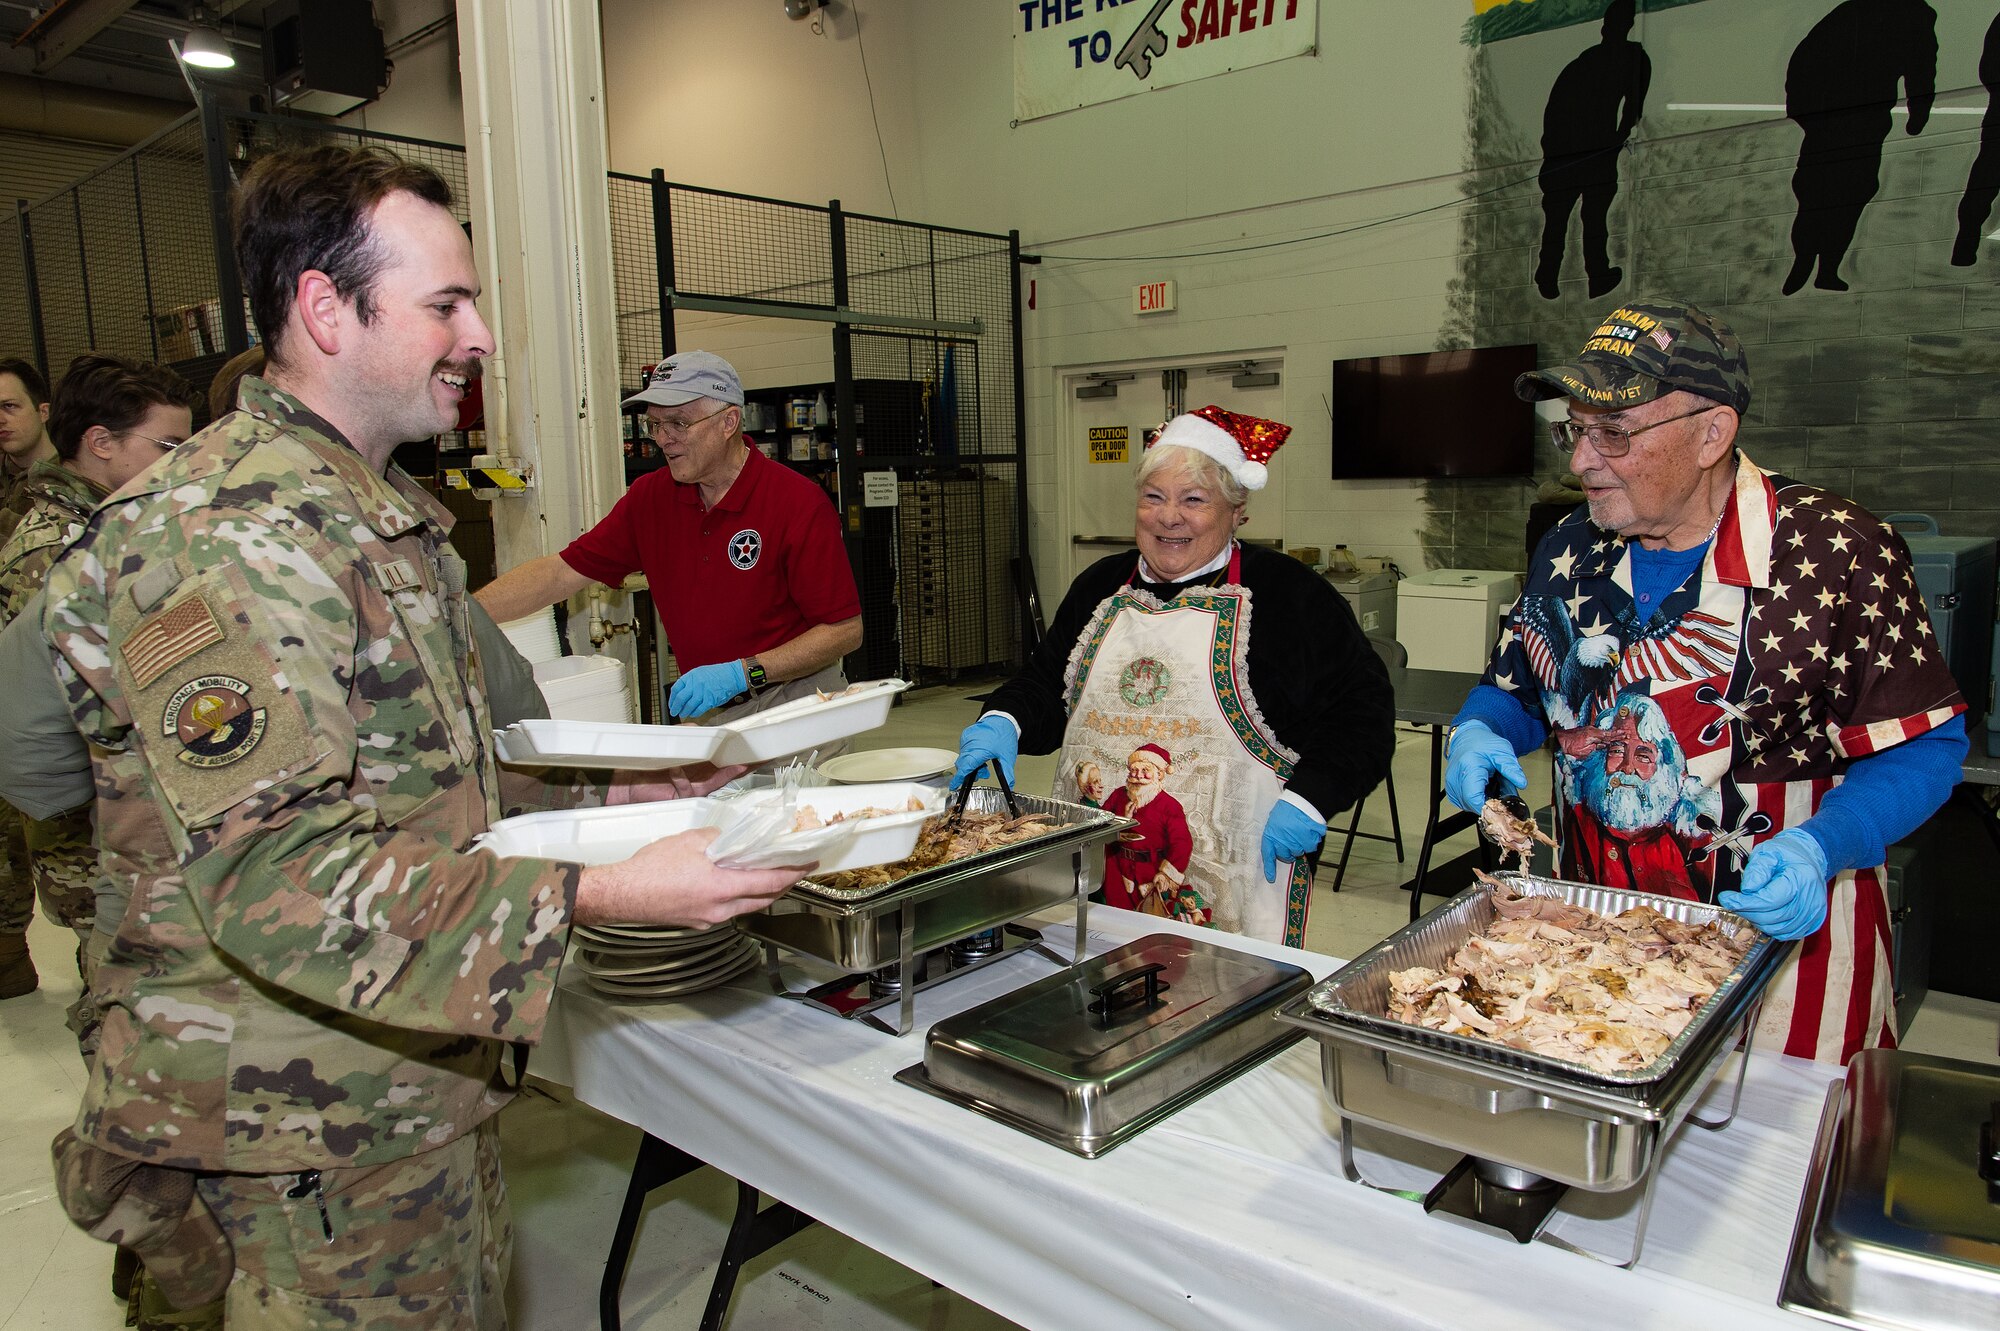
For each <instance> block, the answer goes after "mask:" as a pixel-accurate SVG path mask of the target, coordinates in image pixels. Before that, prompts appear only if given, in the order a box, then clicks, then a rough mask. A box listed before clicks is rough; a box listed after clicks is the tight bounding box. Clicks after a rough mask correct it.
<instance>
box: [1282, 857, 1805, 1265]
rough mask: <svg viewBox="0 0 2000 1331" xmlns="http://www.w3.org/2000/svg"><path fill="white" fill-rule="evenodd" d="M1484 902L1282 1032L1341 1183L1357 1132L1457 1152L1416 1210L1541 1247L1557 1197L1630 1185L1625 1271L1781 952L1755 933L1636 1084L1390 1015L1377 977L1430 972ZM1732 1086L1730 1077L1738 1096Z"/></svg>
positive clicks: (1703, 918) (1346, 974)
mask: <svg viewBox="0 0 2000 1331" xmlns="http://www.w3.org/2000/svg"><path fill="white" fill-rule="evenodd" d="M1498 880H1499V881H1500V882H1503V883H1505V884H1506V885H1507V886H1508V887H1509V888H1510V889H1511V890H1512V891H1514V892H1517V893H1523V894H1527V895H1534V896H1549V897H1555V898H1558V899H1560V900H1563V901H1567V902H1571V903H1574V904H1575V905H1579V906H1583V907H1585V908H1587V909H1589V910H1593V911H1596V912H1598V913H1599V914H1603V915H1616V914H1618V913H1620V912H1621V911H1624V910H1628V909H1630V908H1631V907H1633V906H1637V905H1646V906H1650V907H1652V908H1653V909H1654V910H1657V911H1659V912H1660V913H1661V914H1663V915H1667V916H1670V917H1672V918H1673V919H1676V920H1681V921H1685V922H1688V923H1693V924H1702V923H1707V922H1710V921H1713V922H1715V923H1716V925H1717V926H1718V927H1719V928H1721V929H1723V930H1724V931H1725V932H1728V933H1730V934H1731V935H1732V936H1734V934H1735V932H1736V931H1737V930H1741V929H1748V930H1751V931H1752V932H1753V933H1754V932H1755V930H1754V928H1753V926H1752V925H1750V924H1749V922H1748V921H1745V920H1743V919H1742V918H1741V917H1740V916H1736V915H1733V914H1731V913H1730V912H1728V911H1725V910H1722V909H1721V908H1719V907H1716V906H1711V905H1704V904H1702V903H1700V902H1694V901H1683V900H1679V899H1676V898H1671V897H1658V896H1652V895H1649V894H1647V893H1643V892H1621V891H1614V890H1611V889H1609V888H1600V887H1593V886H1590V885H1587V884H1582V883H1568V882H1562V881H1559V880H1555V879H1547V878H1536V877H1532V876H1530V875H1526V874H1518V873H1508V874H1501V875H1499V876H1498ZM1492 893H1493V888H1492V887H1491V886H1489V885H1487V884H1485V883H1478V884H1475V885H1474V886H1473V887H1471V888H1469V889H1468V890H1466V891H1465V892H1462V893H1460V894H1459V895H1458V896H1456V897H1454V898H1452V899H1451V900H1450V901H1448V902H1446V903H1445V904H1444V905H1442V906H1440V907H1438V908H1437V909H1436V910H1433V911H1432V912H1431V913H1430V914H1428V915H1426V916H1425V917H1424V918H1423V919H1421V920H1418V921H1416V922H1415V923H1413V924H1411V925H1409V926H1407V927H1405V928H1403V929H1401V930H1399V931H1397V932H1396V933H1394V934H1391V935H1390V936H1389V937H1388V938H1386V939H1384V940H1383V941H1382V942H1381V943H1378V944H1377V945H1376V946H1374V947H1373V948H1370V949H1369V950H1368V951H1367V952H1365V953H1363V954H1362V955H1361V956H1359V957H1357V958H1356V959H1355V960H1354V961H1353V962H1351V963H1350V964H1349V965H1347V966H1345V967H1343V968H1342V969H1341V970H1340V971H1338V972H1336V973H1335V974H1334V975H1332V976H1331V977H1329V978H1328V979H1326V980H1324V981H1322V982H1321V983H1320V984H1318V985H1317V986H1315V987H1314V988H1313V989H1312V990H1311V991H1310V992H1309V993H1307V994H1306V995H1304V996H1303V997H1301V998H1298V999H1295V1000H1293V1001H1292V1002H1291V1003H1289V1004H1287V1005H1286V1006H1285V1007H1284V1008H1283V1009H1282V1010H1281V1011H1280V1012H1279V1014H1278V1017H1279V1020H1281V1021H1284V1022H1287V1023H1289V1024H1292V1025H1294V1026H1297V1027H1299V1028H1301V1029H1303V1030H1304V1031H1305V1032H1306V1033H1307V1034H1309V1035H1311V1036H1312V1037H1313V1038H1314V1039H1316V1040H1318V1041H1319V1042H1320V1067H1321V1074H1322V1078H1323V1080H1324V1084H1325V1088H1326V1095H1327V1098H1328V1100H1329V1101H1330V1102H1331V1103H1332V1105H1333V1107H1334V1108H1335V1109H1336V1110H1338V1111H1339V1114H1340V1119H1341V1163H1342V1167H1343V1169H1344V1171H1345V1172H1346V1174H1347V1176H1348V1178H1350V1179H1352V1180H1353V1181H1355V1182H1358V1183H1368V1182H1369V1181H1368V1180H1367V1179H1366V1178H1364V1177H1363V1176H1362V1174H1361V1171H1360V1170H1359V1168H1358V1167H1357V1166H1356V1164H1355V1162H1354V1146H1353V1135H1354V1134H1353V1131H1352V1128H1353V1124H1354V1123H1356V1122H1360V1123H1367V1124H1370V1125H1371V1126H1374V1127H1378V1128H1382V1129H1385V1130H1387V1131H1389V1132H1393V1133H1399V1134H1401V1135H1403V1136H1406V1137H1413V1138H1417V1139H1420V1140H1423V1141H1427V1142H1431V1143H1433V1144H1435V1145H1439V1146H1444V1147H1447V1148H1449V1149H1452V1150H1457V1151H1462V1152H1464V1153H1465V1155H1466V1158H1465V1159H1464V1160H1462V1161H1460V1162H1459V1165H1458V1166H1457V1167H1456V1168H1454V1169H1453V1170H1452V1171H1451V1172H1450V1173H1448V1174H1447V1175H1446V1176H1445V1177H1444V1178H1443V1179H1442V1180H1440V1181H1439V1183H1438V1185H1437V1186H1436V1187H1435V1188H1433V1189H1432V1191H1431V1194H1430V1195H1429V1196H1428V1197H1427V1198H1426V1199H1425V1203H1424V1205H1425V1209H1426V1210H1429V1211H1432V1212H1436V1213H1441V1214H1444V1215H1446V1216H1449V1217H1452V1218H1457V1219H1461V1220H1465V1221H1467V1222H1469V1223H1472V1224H1474V1225H1477V1226H1479V1227H1482V1228H1489V1229H1499V1230H1501V1231H1503V1232H1505V1233H1507V1234H1509V1235H1510V1236H1511V1237H1513V1238H1515V1239H1516V1240H1518V1241H1519V1242H1523V1243H1526V1242H1528V1241H1530V1240H1531V1239H1533V1238H1535V1237H1537V1236H1538V1235H1541V1231H1542V1227H1543V1226H1544V1225H1545V1224H1546V1223H1547V1221H1548V1219H1549V1216H1550V1215H1551V1214H1552V1213H1553V1211H1554V1208H1555V1205H1556V1203H1557V1202H1558V1201H1559V1200H1560V1199H1561V1196H1562V1193H1563V1191H1564V1190H1565V1189H1566V1188H1568V1187H1578V1188H1583V1189H1586V1190H1588V1191H1592V1192H1617V1191H1621V1190H1623V1189H1625V1188H1630V1187H1633V1186H1636V1185H1638V1184H1639V1183H1641V1182H1643V1183H1644V1184H1645V1185H1646V1192H1645V1196H1644V1197H1643V1199H1642V1200H1641V1209H1640V1212H1639V1229H1638V1233H1637V1235H1636V1237H1635V1238H1634V1241H1633V1247H1632V1252H1631V1255H1630V1256H1629V1257H1628V1258H1626V1259H1625V1260H1624V1261H1621V1262H1619V1263H1618V1265H1621V1266H1630V1265H1631V1264H1632V1263H1633V1262H1635V1261H1637V1260H1638V1256H1639V1249H1640V1247H1641V1246H1642V1245H1643V1244H1644V1242H1645V1222H1646V1215H1647V1212H1648V1210H1650V1207H1651V1203H1652V1186H1653V1182H1654V1180H1655V1178H1656V1174H1655V1173H1654V1169H1653V1167H1654V1166H1655V1165H1656V1164H1657V1163H1658V1160H1659V1157H1660V1154H1661V1153H1662V1151H1663V1150H1664V1148H1665V1145H1666V1143H1667V1141H1668V1139H1669V1138H1670V1137H1672V1135H1673V1133H1674V1131H1675V1130H1676V1129H1677V1128H1679V1126H1680V1125H1681V1123H1682V1122H1683V1121H1684V1120H1687V1121H1692V1122H1694V1123H1696V1124H1697V1125H1698V1126H1701V1127H1704V1128H1711V1129H1713V1128H1721V1127H1723V1126H1725V1125H1726V1124H1727V1123H1728V1122H1729V1120H1730V1118H1732V1117H1733V1116H1734V1114H1735V1101H1734V1099H1732V1101H1731V1104H1730V1108H1729V1112H1728V1114H1726V1115H1724V1116H1723V1117H1722V1118H1720V1119H1718V1120H1706V1119H1702V1118H1699V1117H1696V1116H1694V1115H1693V1113H1692V1111H1693V1109H1694V1106H1695V1104H1696V1102H1697V1101H1699V1100H1700V1099H1701V1096H1702V1093H1703V1092H1704V1091H1706V1090H1707V1088H1708V1085H1709V1083H1710V1082H1711V1081H1712V1080H1713V1079H1714V1077H1715V1075H1716V1074H1717V1072H1719V1071H1720V1070H1721V1067H1722V1065H1723V1063H1724V1061H1725V1060H1726V1059H1727V1058H1728V1056H1729V1054H1730V1052H1731V1051H1732V1050H1734V1049H1735V1048H1736V1046H1737V1044H1738V1042H1739V1040H1740V1039H1743V1038H1744V1037H1745V1036H1746V1034H1747V1033H1749V1032H1751V1031H1754V1029H1755V1020H1756V1012H1757V1009H1758V1006H1759V1003H1760V1000H1761V998H1762V996H1763V991H1764V986H1765V985H1766V984H1768V983H1769V982H1770V979H1771V976H1772V975H1773V974H1775V973H1776V972H1777V969H1778V967H1779V966H1780V965H1781V964H1782V963H1783V962H1784V959H1785V957H1786V955H1787V953H1788V951H1789V945H1788V944H1784V943H1779V942H1777V941H1775V940H1773V939H1770V938H1767V937H1765V936H1764V935H1762V934H1761V933H1759V934H1757V935H1756V942H1754V943H1753V944H1752V946H1751V948H1750V950H1749V952H1748V953H1747V954H1746V955H1745V956H1744V958H1743V959H1742V961H1740V962H1739V963H1738V964H1737V966H1736V968H1735V969H1734V970H1733V971H1732V972H1731V973H1730V975H1729V976H1728V978H1727V979H1726V980H1725V981H1724V982H1723V984H1722V986H1721V987H1720V988H1719V989H1718V990H1717V991H1716V992H1715V993H1714V994H1713V995H1711V996H1710V998H1709V1000H1708V1001H1707V1002H1706V1003H1705V1004H1704V1005H1703V1006H1702V1008H1701V1010H1700V1011H1699V1012H1697V1013H1696V1014H1695V1017H1694V1019H1693V1020H1692V1021H1691V1022H1689V1023H1688V1026H1687V1028H1686V1029H1685V1030H1683V1031H1682V1032H1681V1034H1680V1035H1679V1036H1678V1037H1676V1039H1675V1040H1674V1042H1673V1043H1672V1044H1671V1045H1670V1046H1669V1047H1668V1048H1667V1050H1666V1051H1665V1052H1664V1053H1663V1054H1662V1055H1661V1056H1660V1057H1659V1058H1657V1059H1655V1060H1654V1061H1653V1063H1652V1064H1650V1065H1649V1066H1647V1067H1646V1068H1644V1069H1641V1070H1639V1071H1636V1072H1627V1073H1605V1072H1599V1071H1596V1070H1594V1069H1592V1068H1589V1067H1586V1066H1584V1065H1582V1064H1579V1063H1573V1062H1570V1061H1567V1060H1563V1059H1554V1058H1546V1057H1543V1056H1541V1055H1537V1054H1531V1053H1527V1052H1525V1051H1522V1050H1517V1049H1512V1048H1509V1047H1507V1046H1505V1045H1501V1044H1498V1043H1495V1042H1492V1041H1486V1040H1480V1039H1475V1038H1471V1037H1466V1036H1456V1035H1447V1034H1445V1033H1443V1032H1441V1031H1433V1030H1428V1029H1426V1028H1424V1027H1420V1026H1412V1025H1407V1024H1405V1023H1403V1022H1399V1021H1396V1020H1394V1019H1393V1018H1391V1017H1390V1016H1389V1015H1388V995H1389V979H1388V977H1389V973H1390V972H1391V971H1400V970H1406V969H1408V968H1410V967H1412V966H1427V967H1431V968H1433V969H1437V970H1443V969H1444V968H1445V966H1446V964H1447V963H1448V962H1449V960H1450V958H1451V956H1452V954H1453V953H1455V952H1456V951H1457V950H1458V949H1459V948H1460V947H1461V946H1463V945H1464V943H1465V941H1466V939H1468V938H1469V937H1471V936H1472V935H1473V934H1474V933H1477V932H1479V931H1480V930H1482V929H1484V928H1485V927H1486V926H1487V925H1489V924H1490V923H1492V921H1493V919H1494V918H1495V915H1496V912H1495V910H1494V907H1493V902H1492ZM1747 1056H1748V1049H1747V1047H1746V1049H1745V1057H1746V1059H1747ZM1741 1078H1742V1067H1741V1066H1739V1067H1738V1069H1737V1083H1736V1092H1735V1093H1736V1094H1737V1095H1740V1094H1741V1091H1742V1080H1741ZM1369 1186H1371V1187H1373V1186H1376V1185H1374V1184H1372V1183H1370V1184H1369ZM1544 1237H1546V1238H1547V1241H1548V1242H1551V1243H1557V1244H1558V1245H1559V1246H1564V1247H1568V1246H1570V1245H1568V1244H1564V1243H1562V1242H1561V1240H1558V1239H1555V1238H1553V1237H1548V1236H1544ZM1588 1255H1591V1256H1597V1255H1598V1254H1594V1253H1593V1254H1588Z"/></svg>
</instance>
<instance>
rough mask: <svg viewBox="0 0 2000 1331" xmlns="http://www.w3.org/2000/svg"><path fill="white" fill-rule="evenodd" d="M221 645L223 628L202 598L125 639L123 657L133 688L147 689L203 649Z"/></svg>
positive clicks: (177, 607)
mask: <svg viewBox="0 0 2000 1331" xmlns="http://www.w3.org/2000/svg"><path fill="white" fill-rule="evenodd" d="M221 641H222V625H220V624H218V623H216V620H215V614H214V612H213V611H211V610H210V609H209V608H208V602H207V601H205V600H203V599H202V598H201V597H200V596H190V597H188V598H187V599H186V600H184V601H181V602H180V603H179V604H177V605H172V606H169V607H167V609H165V610H163V611H161V612H160V613H159V614H158V615H156V616H154V617H153V618H152V619H149V620H147V621H146V622H145V623H143V624H141V625H139V627H137V628H135V629H133V630H132V632H131V633H130V634H128V635H127V636H126V638H125V646H124V652H123V655H124V657H125V668H126V669H127V670H129V671H131V672H132V686H133V687H134V688H140V689H143V688H145V687H146V686H147V685H148V684H151V683H152V682H153V681H154V680H156V679H158V678H159V677H160V676H161V675H162V674H165V673H166V672H167V671H168V670H171V669H172V668H173V667H174V666H176V665H179V664H180V663H181V662H182V661H185V660H187V659H188V658H189V657H190V656H193V655H194V654H195V653H196V652H198V651H200V650H201V649H202V648H204V647H211V646H213V645H215V644H216V643H218V642H221Z"/></svg>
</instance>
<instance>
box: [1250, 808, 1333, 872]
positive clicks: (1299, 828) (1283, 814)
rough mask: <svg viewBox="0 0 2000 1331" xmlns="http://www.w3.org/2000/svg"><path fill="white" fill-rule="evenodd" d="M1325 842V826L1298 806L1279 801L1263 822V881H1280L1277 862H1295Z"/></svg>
mask: <svg viewBox="0 0 2000 1331" xmlns="http://www.w3.org/2000/svg"><path fill="white" fill-rule="evenodd" d="M1324 840H1326V824H1325V823H1322V822H1318V821H1316V820H1315V819H1314V818H1313V816H1312V815H1311V814H1309V813H1307V812H1306V811H1305V810H1304V809H1301V808H1300V807H1299V806H1298V805H1296V804H1293V803H1290V802H1289V801H1287V800H1279V801H1278V802H1277V804H1276V805H1274V806H1273V807H1272V809H1271V816H1270V817H1269V818H1266V819H1265V820H1264V881H1265V882H1267V883H1275V882H1277V881H1278V861H1279V860H1295V859H1297V858H1298V857H1299V856H1301V855H1304V854H1306V853H1307V852H1308V851H1310V850H1312V849H1313V848H1314V847H1316V846H1318V845H1319V843H1320V842H1322V841H1324Z"/></svg>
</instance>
